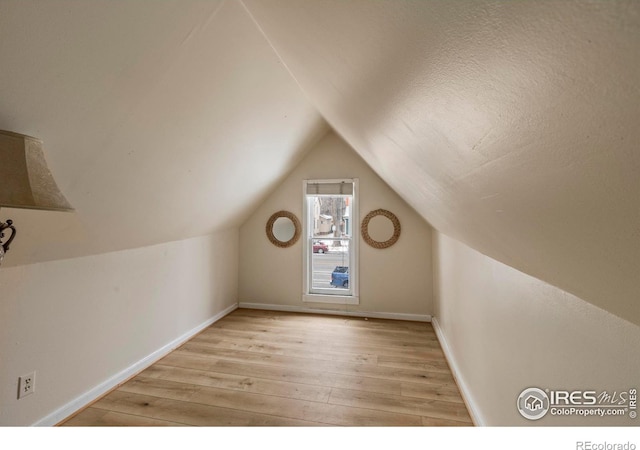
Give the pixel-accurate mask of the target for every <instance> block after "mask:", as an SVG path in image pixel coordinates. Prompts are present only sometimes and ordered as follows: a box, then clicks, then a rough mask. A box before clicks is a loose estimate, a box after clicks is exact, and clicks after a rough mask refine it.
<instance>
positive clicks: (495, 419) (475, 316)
mask: <svg viewBox="0 0 640 450" xmlns="http://www.w3.org/2000/svg"><path fill="white" fill-rule="evenodd" d="M433 250H434V268H435V270H434V284H435V296H434V309H435V321H434V323H435V324H436V325H437V326H439V327H440V330H441V332H442V335H443V336H444V338H445V341H446V345H447V346H448V350H449V351H450V354H449V356H450V357H451V358H452V362H453V363H454V364H453V366H454V367H455V368H456V369H457V371H458V377H459V382H460V385H461V387H462V388H463V389H465V390H467V395H468V397H469V399H470V400H471V405H472V407H473V409H474V410H475V413H476V417H477V418H478V419H479V422H480V423H483V424H486V425H519V426H526V425H546V426H552V425H636V426H637V425H638V424H640V422H638V420H640V419H635V421H633V420H631V419H629V418H628V417H626V418H622V419H621V418H617V419H601V418H593V417H590V418H582V419H579V418H575V417H573V418H559V417H557V416H555V417H551V416H550V415H549V414H547V416H545V417H544V418H542V419H540V420H539V421H536V422H531V421H528V420H526V419H524V418H523V417H521V416H520V414H519V413H518V412H517V410H516V399H517V397H518V395H519V394H520V392H521V391H522V390H523V389H525V388H528V387H531V386H535V387H539V388H543V389H545V388H548V389H568V390H573V389H593V390H596V391H602V390H607V391H618V392H619V391H621V390H628V389H630V388H632V387H635V388H638V387H640V358H638V349H640V327H638V326H637V325H635V324H633V323H631V322H627V321H625V320H623V319H620V318H618V317H616V316H614V315H612V314H610V313H608V312H606V311H604V310H602V309H600V308H598V307H596V306H593V305H591V304H589V303H587V302H585V301H583V300H581V299H580V298H578V297H575V296H573V295H571V294H569V293H566V292H564V291H562V290H560V289H558V288H555V287H553V286H551V285H549V284H547V283H545V282H543V281H540V280H538V279H535V278H533V277H531V276H529V275H526V274H524V273H522V272H519V271H517V270H515V269H513V268H511V267H509V266H506V265H504V264H502V263H500V262H498V261H496V260H493V259H491V258H489V257H487V256H485V255H483V254H481V253H479V252H477V251H475V250H472V249H471V248H469V247H467V246H466V245H464V244H462V243H460V242H458V241H456V240H454V239H452V238H450V237H448V236H446V235H444V234H441V233H438V232H434V233H433Z"/></svg>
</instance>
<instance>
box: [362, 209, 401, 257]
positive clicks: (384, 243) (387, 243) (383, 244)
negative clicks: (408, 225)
mask: <svg viewBox="0 0 640 450" xmlns="http://www.w3.org/2000/svg"><path fill="white" fill-rule="evenodd" d="M377 217H385V218H387V219H389V221H390V222H391V225H392V226H393V232H392V233H391V237H389V238H388V239H386V240H376V239H374V238H373V237H371V234H370V229H369V226H370V223H371V221H372V220H374V219H376V218H377ZM400 231H401V227H400V221H399V220H398V218H397V217H396V215H395V214H393V213H392V212H391V211H387V210H386V209H376V210H375V211H371V212H370V213H369V214H367V215H366V216H365V218H364V219H363V220H362V224H361V226H360V233H361V234H362V239H363V240H364V241H365V242H366V243H367V244H369V245H370V246H371V247H373V248H379V249H382V248H388V247H391V246H392V245H393V244H395V243H396V242H397V241H398V239H399V238H400Z"/></svg>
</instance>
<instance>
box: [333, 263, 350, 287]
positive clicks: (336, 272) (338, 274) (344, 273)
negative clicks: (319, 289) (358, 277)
mask: <svg viewBox="0 0 640 450" xmlns="http://www.w3.org/2000/svg"><path fill="white" fill-rule="evenodd" d="M331 285H333V286H335V287H343V288H345V289H348V288H349V267H347V266H336V268H335V269H333V272H331Z"/></svg>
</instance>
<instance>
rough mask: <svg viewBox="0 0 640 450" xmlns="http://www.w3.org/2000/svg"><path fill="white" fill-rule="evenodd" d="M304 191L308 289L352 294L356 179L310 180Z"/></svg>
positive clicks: (318, 291) (355, 273) (355, 272)
mask: <svg viewBox="0 0 640 450" xmlns="http://www.w3.org/2000/svg"><path fill="white" fill-rule="evenodd" d="M305 192H306V208H307V220H306V236H307V242H306V249H305V250H306V251H305V253H306V255H305V261H306V263H307V264H306V266H307V267H306V274H307V293H308V294H319V295H328V296H351V297H353V296H354V292H355V291H356V289H355V286H356V285H355V282H356V276H357V271H356V270H355V261H356V258H355V251H354V250H355V249H354V227H355V226H356V223H355V222H354V211H355V200H356V199H355V183H354V180H326V181H320V180H314V181H307V182H306V185H305ZM315 301H318V299H317V298H316V299H315Z"/></svg>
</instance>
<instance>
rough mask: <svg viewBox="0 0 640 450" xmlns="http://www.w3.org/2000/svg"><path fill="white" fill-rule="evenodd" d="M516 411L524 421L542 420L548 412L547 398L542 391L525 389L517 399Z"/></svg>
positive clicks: (532, 388)
mask: <svg viewBox="0 0 640 450" xmlns="http://www.w3.org/2000/svg"><path fill="white" fill-rule="evenodd" d="M518 411H519V412H520V414H521V415H522V417H524V418H525V419H529V420H538V419H542V418H543V417H544V416H545V415H546V414H547V412H548V411H549V396H548V395H547V394H546V392H544V391H543V390H542V389H538V388H534V387H531V388H527V389H525V390H524V391H522V392H521V393H520V396H519V397H518Z"/></svg>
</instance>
